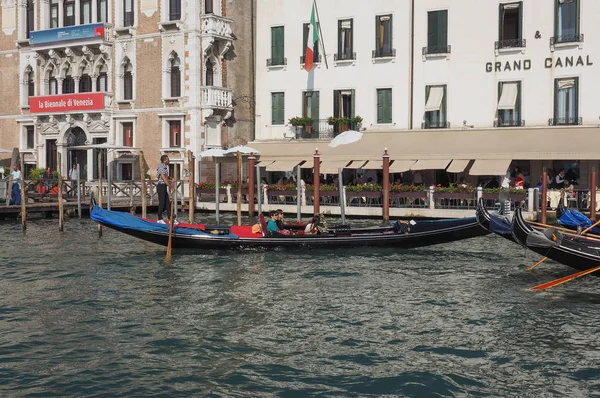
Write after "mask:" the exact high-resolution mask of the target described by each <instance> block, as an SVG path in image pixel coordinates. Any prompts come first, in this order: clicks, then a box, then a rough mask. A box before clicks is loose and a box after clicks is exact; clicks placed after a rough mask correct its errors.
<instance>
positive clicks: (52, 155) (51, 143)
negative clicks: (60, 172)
mask: <svg viewBox="0 0 600 398" xmlns="http://www.w3.org/2000/svg"><path fill="white" fill-rule="evenodd" d="M56 166H57V156H56V140H46V167H50V168H51V169H52V171H54V170H56V168H57V167H56Z"/></svg>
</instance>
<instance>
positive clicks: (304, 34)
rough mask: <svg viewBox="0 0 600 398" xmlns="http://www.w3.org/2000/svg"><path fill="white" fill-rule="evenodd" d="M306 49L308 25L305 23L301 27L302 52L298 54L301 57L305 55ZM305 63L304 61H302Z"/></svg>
mask: <svg viewBox="0 0 600 398" xmlns="http://www.w3.org/2000/svg"><path fill="white" fill-rule="evenodd" d="M306 47H308V24H307V23H305V24H303V25H302V51H300V54H302V56H304V55H306ZM304 62H306V60H304Z"/></svg>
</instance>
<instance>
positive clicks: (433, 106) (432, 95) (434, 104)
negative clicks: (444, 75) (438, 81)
mask: <svg viewBox="0 0 600 398" xmlns="http://www.w3.org/2000/svg"><path fill="white" fill-rule="evenodd" d="M442 99H444V87H441V86H435V87H431V88H430V89H429V97H428V98H427V103H426V104H425V112H430V111H439V110H440V108H441V107H442Z"/></svg>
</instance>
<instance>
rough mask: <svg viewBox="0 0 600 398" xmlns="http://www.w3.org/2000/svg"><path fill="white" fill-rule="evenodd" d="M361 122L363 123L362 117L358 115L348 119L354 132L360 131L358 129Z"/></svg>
mask: <svg viewBox="0 0 600 398" xmlns="http://www.w3.org/2000/svg"><path fill="white" fill-rule="evenodd" d="M362 121H363V118H362V116H359V115H356V116H354V117H353V118H352V119H350V123H351V124H352V128H353V129H354V130H357V131H358V130H360V127H361V125H362Z"/></svg>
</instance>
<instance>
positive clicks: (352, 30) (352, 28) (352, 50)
mask: <svg viewBox="0 0 600 398" xmlns="http://www.w3.org/2000/svg"><path fill="white" fill-rule="evenodd" d="M352 54H354V19H350V56H353V55H352Z"/></svg>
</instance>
